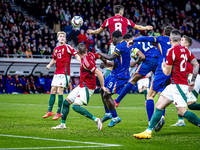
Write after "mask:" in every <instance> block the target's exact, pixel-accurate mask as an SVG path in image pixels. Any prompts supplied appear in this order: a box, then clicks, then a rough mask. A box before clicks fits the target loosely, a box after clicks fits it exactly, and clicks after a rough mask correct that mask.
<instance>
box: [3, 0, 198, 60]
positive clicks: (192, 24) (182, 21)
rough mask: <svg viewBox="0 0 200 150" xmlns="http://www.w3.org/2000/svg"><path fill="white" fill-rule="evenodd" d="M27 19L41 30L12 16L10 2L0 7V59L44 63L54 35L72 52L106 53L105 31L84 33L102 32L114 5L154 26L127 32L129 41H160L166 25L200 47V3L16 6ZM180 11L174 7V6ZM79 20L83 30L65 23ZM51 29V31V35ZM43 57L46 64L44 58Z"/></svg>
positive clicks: (46, 0)
mask: <svg viewBox="0 0 200 150" xmlns="http://www.w3.org/2000/svg"><path fill="white" fill-rule="evenodd" d="M15 3H17V4H19V5H21V7H23V8H24V9H26V10H27V11H28V12H29V13H30V14H34V15H35V17H36V18H37V19H40V20H41V21H43V22H45V23H46V25H47V26H45V27H44V28H43V29H42V28H41V27H40V23H39V22H35V21H34V20H33V19H32V17H28V16H26V15H24V14H23V13H22V11H21V9H19V10H13V9H12V8H11V6H10V3H9V1H6V2H4V0H2V1H1V3H0V12H1V13H0V57H3V56H4V57H9V54H12V57H20V58H25V57H27V58H38V57H39V58H46V57H47V56H48V57H50V55H51V54H52V52H53V49H54V47H55V46H56V43H57V40H56V33H57V32H58V31H60V30H63V31H65V32H66V34H67V41H68V43H69V44H70V45H72V46H73V47H76V45H77V44H78V43H80V42H84V43H85V44H86V45H87V48H88V50H89V51H93V52H97V51H102V52H104V53H107V52H108V49H109V46H110V42H111V40H110V35H109V32H108V31H107V30H104V31H103V32H102V33H101V34H100V35H88V34H86V31H87V30H88V29H96V28H99V27H100V26H101V24H102V23H103V21H104V20H105V19H106V18H109V17H111V16H112V15H113V6H114V5H115V4H121V5H123V6H124V7H125V8H126V9H125V17H127V18H128V19H130V20H132V21H133V22H134V23H136V24H139V25H153V26H154V29H153V30H151V31H149V32H148V31H138V30H135V29H133V28H128V30H127V31H128V32H129V33H131V35H132V36H134V37H138V36H141V35H144V36H148V35H151V36H159V35H161V34H162V31H163V28H164V27H165V26H166V25H171V26H173V27H175V28H177V29H179V30H180V31H181V33H182V34H185V35H188V36H190V37H192V38H194V39H196V40H197V41H200V38H199V35H200V29H199V26H200V23H199V18H200V15H199V11H200V3H199V1H197V0H194V1H186V0H183V1H180V0H175V1H171V3H172V4H173V6H174V7H171V8H170V9H168V8H167V5H166V2H165V1H164V0H159V1H158V0H150V1H141V0H138V1H134V2H133V1H131V0H120V1H116V0H113V1H110V0H106V1H102V0H90V1H88V0H75V1H73V0H65V1H62V0H43V1H39V0H32V1H30V0H27V1H22V0H15ZM177 4H178V5H180V7H179V6H177ZM75 15H79V16H81V17H82V18H83V19H84V24H83V26H82V27H81V28H80V29H79V28H78V29H77V28H73V27H72V26H71V24H70V20H71V18H72V17H73V16H75ZM51 29H52V30H51ZM48 57H47V58H48Z"/></svg>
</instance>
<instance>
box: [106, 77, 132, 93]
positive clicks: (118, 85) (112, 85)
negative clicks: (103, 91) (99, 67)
mask: <svg viewBox="0 0 200 150" xmlns="http://www.w3.org/2000/svg"><path fill="white" fill-rule="evenodd" d="M128 80H129V78H125V79H124V78H123V79H121V78H117V77H114V76H112V75H110V74H109V75H108V76H107V78H106V79H105V81H104V86H105V87H106V88H108V89H109V91H110V92H111V93H113V94H114V93H117V94H120V93H121V90H122V89H123V88H124V86H125V84H126V83H127V82H128Z"/></svg>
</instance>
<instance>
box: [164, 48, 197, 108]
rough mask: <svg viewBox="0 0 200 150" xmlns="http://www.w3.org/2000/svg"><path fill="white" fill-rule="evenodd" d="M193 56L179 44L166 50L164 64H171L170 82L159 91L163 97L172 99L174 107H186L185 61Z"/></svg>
mask: <svg viewBox="0 0 200 150" xmlns="http://www.w3.org/2000/svg"><path fill="white" fill-rule="evenodd" d="M194 58H195V57H194V55H193V54H192V53H191V52H190V51H189V50H188V49H187V48H185V47H182V46H180V45H177V46H174V47H173V48H171V49H169V50H168V52H167V60H166V64H167V65H169V66H172V72H171V84H170V85H168V86H167V87H166V88H165V90H164V91H163V92H162V93H161V95H163V96H164V97H166V98H168V99H169V100H171V101H173V102H174V104H175V106H176V107H186V106H187V103H186V101H185V98H186V100H187V97H186V96H187V93H188V80H187V72H186V68H187V63H188V62H191V60H193V59H194Z"/></svg>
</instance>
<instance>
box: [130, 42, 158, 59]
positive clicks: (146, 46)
mask: <svg viewBox="0 0 200 150" xmlns="http://www.w3.org/2000/svg"><path fill="white" fill-rule="evenodd" d="M130 48H131V51H132V52H133V51H135V50H136V51H137V50H140V51H141V52H142V53H143V54H144V55H145V57H146V59H148V58H152V57H158V56H159V53H158V51H157V50H156V48H155V47H154V46H153V45H152V43H151V42H135V43H134V44H133V46H131V47H130Z"/></svg>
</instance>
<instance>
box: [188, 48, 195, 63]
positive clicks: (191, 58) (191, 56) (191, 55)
mask: <svg viewBox="0 0 200 150" xmlns="http://www.w3.org/2000/svg"><path fill="white" fill-rule="evenodd" d="M189 52H190V51H189ZM194 58H195V57H194V55H193V54H192V53H191V52H190V57H189V61H190V62H191V61H192V60H193V59H194Z"/></svg>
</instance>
